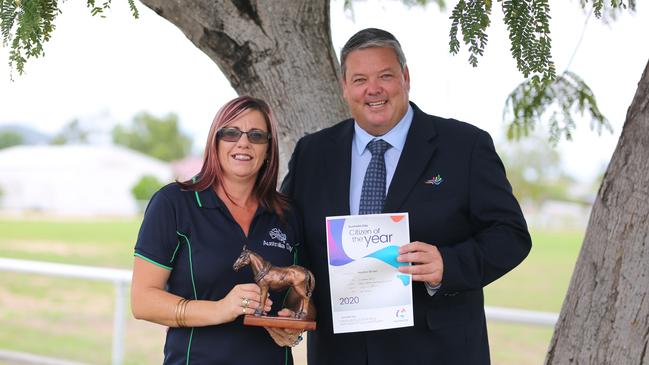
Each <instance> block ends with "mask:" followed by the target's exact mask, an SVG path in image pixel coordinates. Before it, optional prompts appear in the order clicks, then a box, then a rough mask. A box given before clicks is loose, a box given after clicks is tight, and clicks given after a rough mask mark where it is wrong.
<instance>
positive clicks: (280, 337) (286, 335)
mask: <svg viewBox="0 0 649 365" xmlns="http://www.w3.org/2000/svg"><path fill="white" fill-rule="evenodd" d="M294 314H295V313H293V311H292V310H290V309H286V308H284V309H282V310H280V311H279V312H277V316H278V317H293V315H294ZM264 328H266V331H268V334H270V337H272V338H273V341H275V343H276V344H277V345H279V346H282V347H284V346H289V347H293V346H297V345H298V344H299V343H300V341H302V332H301V331H299V330H294V329H285V328H273V327H264Z"/></svg>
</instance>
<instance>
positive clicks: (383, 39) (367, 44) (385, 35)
mask: <svg viewBox="0 0 649 365" xmlns="http://www.w3.org/2000/svg"><path fill="white" fill-rule="evenodd" d="M375 47H381V48H392V49H393V50H394V53H396V55H397V60H398V61H399V65H401V70H403V68H404V67H406V56H405V55H404V54H403V50H401V44H399V41H398V40H397V38H395V37H394V36H393V35H392V33H390V32H387V31H385V30H383V29H377V28H367V29H363V30H361V31H359V32H358V33H356V34H354V35H353V36H352V37H351V38H349V40H348V41H347V43H345V46H344V47H343V49H342V51H341V52H340V68H341V70H342V74H343V79H344V78H345V74H346V72H347V67H346V64H345V61H346V60H347V56H348V55H349V54H350V53H351V52H353V51H357V50H359V49H366V48H375Z"/></svg>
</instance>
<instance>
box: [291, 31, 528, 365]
mask: <svg viewBox="0 0 649 365" xmlns="http://www.w3.org/2000/svg"><path fill="white" fill-rule="evenodd" d="M341 68H342V77H343V80H342V88H343V95H344V97H345V100H346V102H347V103H348V105H349V109H350V111H351V114H352V116H353V119H349V120H345V121H343V122H341V123H339V124H337V125H335V126H333V127H330V128H327V129H324V130H322V131H319V132H317V133H313V134H311V135H308V136H306V137H304V138H302V139H301V140H300V141H299V142H298V144H297V145H296V147H295V151H294V153H293V156H292V158H291V162H290V163H289V173H288V175H287V177H286V179H285V180H284V183H283V184H282V190H283V191H284V192H285V193H286V194H288V195H289V196H290V197H291V198H292V199H293V200H294V202H295V204H296V206H297V208H298V210H299V212H300V214H301V216H302V220H303V224H304V235H305V237H304V241H305V242H304V247H305V249H304V251H305V254H306V259H307V265H308V266H309V268H310V269H311V270H312V271H313V273H314V275H315V277H316V280H317V281H318V285H317V286H316V289H315V293H314V297H313V300H314V303H315V306H316V308H317V310H318V318H317V320H318V329H317V330H316V331H314V332H312V333H309V340H308V359H309V364H312V365H313V364H354V365H358V364H371V365H374V364H409V365H410V364H470V365H475V364H489V346H488V342H487V329H486V323H485V314H484V299H483V292H482V288H483V287H484V286H486V285H487V284H489V283H491V282H492V281H494V280H496V279H498V278H499V277H501V276H502V275H504V274H505V273H506V272H508V271H509V270H511V269H513V268H514V267H515V266H516V265H518V264H519V263H520V262H521V261H522V260H523V259H524V258H525V257H526V256H527V254H528V252H529V250H530V247H531V240H530V236H529V233H528V231H527V226H526V223H525V220H524V218H523V215H522V213H521V210H520V207H519V205H518V203H517V202H516V199H515V198H514V196H513V195H512V193H511V187H510V185H509V182H508V181H507V179H506V177H505V171H504V168H503V165H502V163H501V161H500V159H499V158H498V156H497V154H496V152H495V150H494V146H493V142H492V140H491V138H490V137H489V135H488V134H487V133H486V132H484V131H482V130H480V129H478V128H476V127H474V126H472V125H469V124H466V123H462V122H459V121H456V120H452V119H443V118H439V117H435V116H432V115H428V114H425V113H424V112H422V111H421V110H420V109H419V108H418V107H417V106H416V105H415V104H414V103H411V102H409V99H408V92H409V90H410V75H409V72H408V67H407V66H406V61H405V57H404V55H403V52H402V51H401V46H400V44H399V42H398V41H397V40H396V39H395V37H394V36H393V35H392V34H390V33H388V32H386V31H383V30H380V29H365V30H362V31H360V32H358V33H356V34H355V35H354V36H352V37H351V38H350V39H349V41H348V42H347V44H346V45H345V46H344V47H343V50H342V53H341ZM375 140H382V141H379V142H374V141H375ZM376 145H380V146H381V147H380V148H377V147H375V146H376ZM375 154H376V155H377V156H378V157H375V156H374V155H375ZM370 170H371V171H370ZM366 173H367V175H368V176H367V177H366V176H365V175H366ZM370 175H371V176H373V177H374V179H375V180H376V177H377V176H379V177H380V178H379V179H378V180H380V182H381V183H382V184H385V185H383V186H384V188H383V187H382V189H383V191H379V193H376V192H374V191H373V190H372V188H371V187H370V185H369V183H368V182H366V181H365V180H367V179H369V178H370ZM383 180H384V181H383ZM379 190H381V189H379ZM372 194H374V195H372ZM377 194H378V195H377ZM376 198H378V203H377V201H376ZM377 204H378V209H377ZM381 212H384V213H387V212H408V213H409V220H410V237H411V239H412V241H413V242H411V243H409V244H406V245H404V246H403V247H402V248H401V249H400V251H399V253H400V255H399V257H398V260H399V261H401V262H410V263H412V265H407V266H402V267H400V270H401V271H402V272H404V273H410V274H412V279H413V306H414V308H413V309H414V327H406V328H399V329H391V330H382V331H369V332H357V333H345V334H334V333H333V329H332V318H331V297H330V292H329V277H328V269H327V267H328V266H327V265H328V263H327V248H326V233H325V217H327V216H338V215H348V214H365V213H381Z"/></svg>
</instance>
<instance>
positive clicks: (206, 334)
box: [135, 183, 301, 365]
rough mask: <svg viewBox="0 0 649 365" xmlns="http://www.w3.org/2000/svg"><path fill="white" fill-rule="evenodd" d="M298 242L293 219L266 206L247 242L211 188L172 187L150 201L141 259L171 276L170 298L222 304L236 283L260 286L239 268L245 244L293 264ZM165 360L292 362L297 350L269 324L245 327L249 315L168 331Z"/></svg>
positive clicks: (278, 298)
mask: <svg viewBox="0 0 649 365" xmlns="http://www.w3.org/2000/svg"><path fill="white" fill-rule="evenodd" d="M299 242H301V236H300V229H299V225H298V223H297V221H296V217H295V215H294V214H287V216H286V223H282V221H281V220H280V219H279V217H278V216H277V215H276V214H275V213H273V212H272V211H269V210H266V209H264V208H262V207H259V208H258V209H257V212H256V213H255V216H254V218H253V220H252V224H251V226H250V231H249V233H248V237H246V235H245V234H244V232H243V230H242V229H241V227H240V226H239V225H238V224H237V223H236V222H235V220H234V218H233V217H232V215H231V214H230V212H229V211H228V209H227V208H226V206H225V204H224V203H223V201H221V199H219V197H218V196H217V195H216V194H215V193H214V191H213V190H212V189H207V190H205V191H201V192H194V191H185V190H181V188H180V186H179V185H178V184H176V183H172V184H169V185H167V186H165V187H163V188H162V189H160V190H159V191H158V192H157V193H156V194H155V195H154V196H153V197H152V198H151V201H150V202H149V205H148V207H147V209H146V212H145V214H144V221H143V222H142V226H141V227H140V233H139V235H138V239H137V243H136V245H135V256H138V257H140V258H142V259H144V260H146V261H149V262H151V263H153V264H155V265H158V266H160V267H163V268H165V269H167V270H170V271H171V274H170V276H169V281H168V282H167V291H169V292H170V293H173V294H176V295H179V296H181V297H183V298H187V299H200V300H220V299H222V298H224V297H225V296H226V295H227V294H228V292H229V291H230V290H231V289H232V288H233V287H234V286H235V285H237V284H243V283H252V282H254V280H253V274H252V270H251V269H250V267H249V266H246V267H244V268H242V269H241V270H239V271H238V272H235V271H234V270H233V269H232V264H233V263H234V262H235V260H236V259H237V257H239V255H240V254H241V251H242V248H243V246H244V245H246V246H247V248H249V249H251V250H252V251H255V252H257V253H259V254H260V255H261V256H262V257H263V258H264V259H265V260H267V261H270V262H271V263H272V264H273V265H275V266H290V265H292V264H293V260H294V253H295V250H296V249H295V247H296V246H297V245H298V243H299ZM283 297H284V292H282V293H279V292H272V291H271V299H272V300H273V309H272V311H271V313H273V312H276V311H277V310H279V309H281V306H282V300H283ZM164 355H165V359H164V363H165V364H255V363H260V364H282V365H284V364H285V363H288V364H292V363H293V359H292V357H291V353H290V351H287V350H286V349H285V348H283V347H279V346H278V345H277V344H275V342H274V341H273V340H272V338H271V337H270V335H269V334H268V332H266V330H265V329H264V328H263V327H252V326H244V325H243V320H242V316H239V317H238V318H237V319H236V320H235V321H233V322H230V323H224V324H220V325H217V326H206V327H195V328H169V330H168V332H167V339H166V343H165V348H164ZM287 357H288V359H287Z"/></svg>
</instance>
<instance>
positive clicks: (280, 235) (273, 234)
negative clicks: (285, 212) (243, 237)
mask: <svg viewBox="0 0 649 365" xmlns="http://www.w3.org/2000/svg"><path fill="white" fill-rule="evenodd" d="M268 236H270V238H272V239H273V240H272V241H266V240H264V241H263V242H262V245H264V246H270V247H278V248H283V249H285V250H288V251H289V252H292V251H293V246H291V244H290V243H288V242H286V234H285V233H284V232H282V230H280V229H279V228H273V229H271V230H270V231H268ZM278 241H279V242H278Z"/></svg>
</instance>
